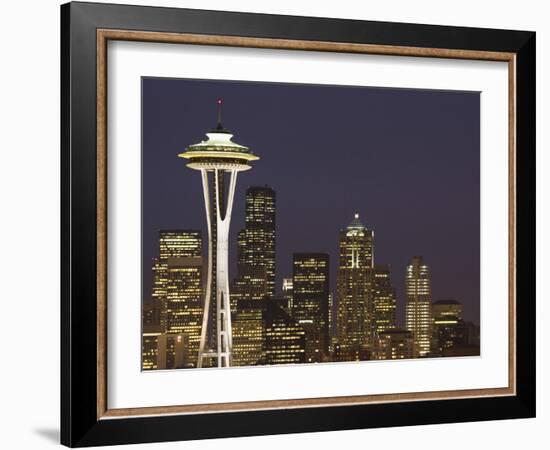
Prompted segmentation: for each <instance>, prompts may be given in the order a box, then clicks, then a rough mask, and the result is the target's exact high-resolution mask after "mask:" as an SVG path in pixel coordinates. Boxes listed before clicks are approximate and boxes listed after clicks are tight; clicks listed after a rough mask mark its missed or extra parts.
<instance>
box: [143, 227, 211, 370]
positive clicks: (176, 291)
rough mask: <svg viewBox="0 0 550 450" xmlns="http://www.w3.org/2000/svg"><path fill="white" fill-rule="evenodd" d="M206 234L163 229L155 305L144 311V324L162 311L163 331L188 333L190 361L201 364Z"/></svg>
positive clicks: (156, 263) (155, 275) (155, 277)
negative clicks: (199, 359)
mask: <svg viewBox="0 0 550 450" xmlns="http://www.w3.org/2000/svg"><path fill="white" fill-rule="evenodd" d="M202 274H203V259H202V237H201V232H200V231H195V230H162V231H160V232H159V257H158V258H157V259H155V260H154V262H153V288H152V304H153V305H154V306H153V307H149V308H147V310H144V314H145V317H144V325H147V324H148V323H150V324H152V323H153V321H154V320H155V319H154V318H153V317H149V316H151V315H152V314H156V313H155V311H156V310H157V309H158V311H159V313H158V314H159V330H160V332H161V333H162V334H185V336H186V338H185V340H186V342H187V344H186V345H187V347H188V349H189V353H190V356H189V358H187V360H186V363H187V364H189V365H190V366H192V367H196V366H197V358H196V355H197V354H198V349H199V343H200V335H201V325H202V317H203V307H202V297H203V277H202Z"/></svg>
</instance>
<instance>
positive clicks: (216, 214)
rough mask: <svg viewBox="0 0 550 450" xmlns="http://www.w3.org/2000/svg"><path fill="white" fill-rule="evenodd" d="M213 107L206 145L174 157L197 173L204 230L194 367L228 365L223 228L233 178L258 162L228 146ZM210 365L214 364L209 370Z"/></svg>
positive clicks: (244, 149)
mask: <svg viewBox="0 0 550 450" xmlns="http://www.w3.org/2000/svg"><path fill="white" fill-rule="evenodd" d="M217 104H218V124H217V126H216V128H215V129H213V130H211V131H210V132H208V133H206V137H207V139H206V140H204V141H202V142H199V143H198V144H194V145H190V146H189V147H187V149H186V150H185V151H184V152H183V153H180V154H179V155H178V156H179V157H181V158H185V159H187V160H188V163H187V167H189V168H190V169H195V170H199V171H200V172H201V177H202V189H203V193H204V206H205V209H206V224H207V226H208V274H207V281H206V295H205V302H204V312H203V320H202V328H201V340H200V346H199V354H198V361H197V367H203V366H205V365H206V367H211V366H218V367H229V366H230V365H231V352H232V336H231V309H230V297H229V273H228V269H229V264H228V240H229V239H228V238H229V224H230V221H231V210H232V208H233V198H234V196H235V186H236V184H237V174H238V173H239V172H242V171H244V170H249V169H250V168H251V166H250V162H251V161H255V160H257V159H259V157H258V156H256V155H254V154H253V153H252V152H251V151H250V149H249V148H248V147H245V146H243V145H239V144H237V143H235V142H233V141H232V140H231V138H232V137H233V134H232V133H231V132H230V131H228V130H226V129H225V128H224V127H223V126H222V117H221V113H222V109H221V108H222V100H221V99H218V101H217ZM213 360H215V361H216V362H217V363H214V364H212V361H213ZM205 361H207V362H206V363H205Z"/></svg>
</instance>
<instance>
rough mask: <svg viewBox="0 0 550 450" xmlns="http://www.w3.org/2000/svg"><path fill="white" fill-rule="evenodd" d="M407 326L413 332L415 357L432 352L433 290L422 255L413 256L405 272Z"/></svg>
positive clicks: (428, 270)
mask: <svg viewBox="0 0 550 450" xmlns="http://www.w3.org/2000/svg"><path fill="white" fill-rule="evenodd" d="M405 293H406V296H407V304H406V306H405V327H406V328H407V330H409V331H410V332H411V333H412V338H413V344H414V345H413V355H414V357H415V358H418V357H422V356H427V355H428V354H429V353H430V343H431V336H432V314H431V313H432V304H431V301H432V290H431V280H430V268H429V267H428V266H427V265H426V264H425V263H424V260H423V259H422V257H421V256H413V258H412V260H411V263H410V264H409V265H408V266H407V270H406V273H405Z"/></svg>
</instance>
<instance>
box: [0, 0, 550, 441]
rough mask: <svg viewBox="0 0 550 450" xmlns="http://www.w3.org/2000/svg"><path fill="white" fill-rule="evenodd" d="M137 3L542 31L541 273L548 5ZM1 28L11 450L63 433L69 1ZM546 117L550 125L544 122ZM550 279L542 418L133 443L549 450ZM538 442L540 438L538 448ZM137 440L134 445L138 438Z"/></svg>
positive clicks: (18, 5)
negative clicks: (62, 198) (63, 82)
mask: <svg viewBox="0 0 550 450" xmlns="http://www.w3.org/2000/svg"><path fill="white" fill-rule="evenodd" d="M128 3H134V4H154V5H159V6H180V7H190V8H202V9H219V10H232V11H250V12H263V13H275V14H294V15H308V16H320V17H341V18H350V19H365V20H367V19H368V20H382V21H396V22H417V23H428V24H445V25H464V26H477V27H490V28H508V29H524V30H534V31H537V41H538V42H537V45H538V49H537V58H538V61H537V80H538V83H537V128H538V137H537V147H538V151H537V163H538V164H537V188H538V199H537V209H538V214H537V216H538V217H537V229H538V236H537V238H538V240H537V242H538V245H537V248H538V252H537V278H539V279H545V278H546V274H547V273H548V272H550V261H549V260H548V258H545V255H546V254H547V253H548V251H549V250H550V248H549V243H550V242H549V233H545V231H546V230H548V229H549V228H550V214H549V207H548V206H549V202H548V192H549V191H550V177H548V176H545V173H546V172H547V171H548V170H549V169H550V157H549V153H548V147H549V144H550V133H549V132H548V121H549V120H550V115H549V106H548V102H550V87H549V84H548V83H544V80H548V79H550V67H549V66H550V61H549V56H548V55H549V54H550V28H549V27H548V18H549V17H550V14H549V12H548V11H547V10H546V9H547V8H546V5H545V2H541V1H536V0H523V1H522V2H519V3H518V2H517V1H510V0H501V1H499V2H498V3H497V2H480V1H479V0H462V1H460V2H451V3H448V2H440V1H437V0H415V1H409V0H387V1H385V2H357V1H353V0H339V1H338V2H334V1H315V2H307V1H305V0H302V1H299V0H268V1H263V2H258V1H253V0H232V1H231V2H227V1H222V0H203V1H199V0H190V1H184V0H182V1H176V0H173V1H169V0H165V1H157V2H154V1H152V0H149V1H140V0H132V1H128ZM2 19H3V20H2V27H0V46H1V53H0V54H1V55H2V59H1V61H2V62H1V69H2V70H0V80H1V82H0V124H1V125H0V208H1V209H0V210H1V219H0V274H1V275H0V280H1V281H0V299H1V301H2V309H1V315H2V317H1V318H0V324H1V325H0V333H1V340H0V342H1V343H2V349H1V356H0V365H1V366H0V367H1V368H2V371H1V372H0V424H1V426H0V429H1V430H2V431H1V432H0V447H2V448H8V449H18V448H29V449H33V450H34V449H42V448H45V447H52V446H54V445H57V442H58V439H59V431H58V423H59V381H58V380H59V354H58V353H59V352H58V347H59V332H58V330H59V268H58V267H59V1H57V0H41V1H37V0H27V1H25V2H16V1H12V2H6V3H5V4H4V5H3V7H2ZM543 124H546V127H544V126H543ZM549 294H550V289H549V285H548V283H546V284H545V285H543V284H542V283H539V285H538V287H537V299H538V301H537V308H538V309H537V311H538V318H539V319H538V321H537V322H538V324H537V325H538V332H537V338H538V349H537V357H538V371H537V372H538V374H537V375H538V380H539V383H538V409H537V414H538V417H537V418H536V419H530V420H514V421H501V422H482V423H472V424H450V425H430V426H422V427H408V428H398V429H391V430H390V429H379V430H358V431H346V432H332V433H315V434H302V435H287V436H267V437H255V438H239V439H226V440H223V441H220V440H215V441H200V442H186V443H167V444H155V445H140V446H139V447H137V446H132V447H131V448H133V447H135V448H158V449H163V448H164V449H169V448H170V449H171V448H180V449H182V448H183V449H199V448H200V449H217V448H219V446H220V445H224V447H225V448H226V449H228V450H230V449H249V448H250V449H252V448H258V447H261V448H263V449H271V448H281V447H286V448H299V447H302V448H310V447H311V448H315V447H317V448H330V449H334V448H337V447H342V446H348V445H349V446H355V447H358V448H365V447H373V448H376V447H377V448H381V447H386V448H397V447H407V448H412V449H414V448H423V449H426V450H427V449H432V448H434V449H435V448H438V449H441V448H442V446H445V447H446V448H447V449H449V450H451V449H460V450H463V449H464V448H468V447H470V448H483V447H491V448H499V449H503V450H505V449H517V448H521V447H524V446H526V445H529V444H531V446H532V447H534V448H542V447H543V446H544V444H543V442H548V437H547V433H546V429H547V427H548V426H550V388H549V387H548V383H546V380H547V379H548V376H549V375H550V364H549V354H548V350H547V349H546V348H543V345H544V344H545V343H547V342H549V341H550V330H549V328H548V327H546V328H544V327H543V325H544V324H543V320H542V318H544V317H548V315H549V314H550V307H549V305H548V301H547V300H549ZM537 442H540V444H538V445H537ZM128 448H130V447H128Z"/></svg>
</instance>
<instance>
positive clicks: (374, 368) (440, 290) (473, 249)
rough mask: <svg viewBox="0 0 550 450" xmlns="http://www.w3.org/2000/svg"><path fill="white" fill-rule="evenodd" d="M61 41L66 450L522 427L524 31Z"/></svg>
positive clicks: (179, 20)
mask: <svg viewBox="0 0 550 450" xmlns="http://www.w3.org/2000/svg"><path fill="white" fill-rule="evenodd" d="M61 26H62V29H61V55H62V70H61V74H62V80H61V84H62V90H61V91H62V93H61V112H62V117H61V119H62V130H61V138H62V139H61V140H62V155H61V172H62V180H61V188H62V189H61V191H62V198H61V200H62V230H61V232H62V247H61V254H62V258H61V260H62V279H61V285H62V289H61V291H62V298H61V306H62V308H61V309H62V312H61V314H62V315H61V332H62V333H61V334H62V336H61V354H62V361H61V374H62V376H61V386H62V396H61V409H62V410H61V420H62V422H61V431H62V432H61V441H62V443H63V444H65V445H67V446H71V447H80V446H93V445H109V444H126V443H140V442H155V441H174V440H188V439H204V438H216V437H230V436H249V435H265V434H278V433H297V432H313V431H327V430H344V429H354V428H369V427H388V426H401V425H417V424H430V423H445V422H465V421H480V420H493V419H510V418H527V417H534V415H535V352H534V348H535V270H534V268H535V233H534V228H535V220H534V219H535V33H534V32H527V31H508V30H493V29H476V28H458V27H447V26H432V25H417V24H400V23H382V22H368V21H352V20H340V19H328V18H327V19H324V18H309V17H291V16H275V15H263V14H249V13H229V12H214V11H200V10H189V9H170V8H153V7H136V6H125V5H112V4H94V3H69V4H66V5H63V6H62V7H61Z"/></svg>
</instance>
